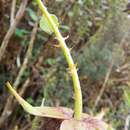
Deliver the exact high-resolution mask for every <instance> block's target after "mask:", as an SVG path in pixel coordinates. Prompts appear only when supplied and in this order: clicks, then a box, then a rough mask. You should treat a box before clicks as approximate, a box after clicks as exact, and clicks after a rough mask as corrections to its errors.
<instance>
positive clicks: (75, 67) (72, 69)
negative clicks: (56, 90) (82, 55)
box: [67, 63, 78, 74]
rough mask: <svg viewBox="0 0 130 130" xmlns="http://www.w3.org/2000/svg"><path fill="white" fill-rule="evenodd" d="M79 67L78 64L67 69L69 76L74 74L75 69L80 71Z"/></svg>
mask: <svg viewBox="0 0 130 130" xmlns="http://www.w3.org/2000/svg"><path fill="white" fill-rule="evenodd" d="M77 65H78V64H77V63H76V64H74V65H72V66H71V67H69V68H68V69H67V70H68V72H69V74H72V73H73V71H74V70H75V69H76V71H78V68H77Z"/></svg>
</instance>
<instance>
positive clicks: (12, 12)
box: [10, 0, 16, 26]
mask: <svg viewBox="0 0 130 130" xmlns="http://www.w3.org/2000/svg"><path fill="white" fill-rule="evenodd" d="M15 7H16V0H12V5H11V14H10V26H12V25H13V23H14V19H15Z"/></svg>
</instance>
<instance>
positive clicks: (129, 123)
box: [124, 114, 130, 130]
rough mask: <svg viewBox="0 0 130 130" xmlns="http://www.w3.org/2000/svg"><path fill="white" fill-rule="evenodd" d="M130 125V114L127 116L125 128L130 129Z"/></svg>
mask: <svg viewBox="0 0 130 130" xmlns="http://www.w3.org/2000/svg"><path fill="white" fill-rule="evenodd" d="M129 127H130V114H128V116H127V117H126V120H125V126H124V130H129Z"/></svg>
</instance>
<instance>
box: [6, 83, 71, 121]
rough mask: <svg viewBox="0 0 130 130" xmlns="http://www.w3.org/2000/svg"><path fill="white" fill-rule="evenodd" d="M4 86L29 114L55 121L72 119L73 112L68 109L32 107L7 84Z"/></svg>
mask: <svg viewBox="0 0 130 130" xmlns="http://www.w3.org/2000/svg"><path fill="white" fill-rule="evenodd" d="M6 86H7V87H8V89H9V90H10V92H11V93H12V94H13V95H14V96H15V98H16V99H17V101H18V102H19V103H20V104H21V106H22V107H23V109H24V110H25V111H26V112H28V113H29V114H32V115H35V116H39V117H50V118H57V119H70V118H72V115H73V111H72V110H71V109H69V108H65V107H47V106H41V107H33V106H32V105H30V104H29V103H28V102H26V101H25V100H24V99H23V98H22V97H20V96H19V94H18V93H17V92H16V91H15V90H14V89H13V88H12V86H11V85H10V83H9V82H7V84H6Z"/></svg>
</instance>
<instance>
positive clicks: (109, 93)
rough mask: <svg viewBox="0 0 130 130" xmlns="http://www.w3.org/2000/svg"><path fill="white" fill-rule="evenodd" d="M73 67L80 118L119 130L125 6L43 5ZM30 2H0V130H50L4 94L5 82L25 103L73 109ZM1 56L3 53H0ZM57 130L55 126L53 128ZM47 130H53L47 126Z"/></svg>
mask: <svg viewBox="0 0 130 130" xmlns="http://www.w3.org/2000/svg"><path fill="white" fill-rule="evenodd" d="M46 6H47V7H48V10H49V12H51V13H54V14H56V15H57V17H58V18H59V21H60V23H61V24H60V30H61V32H62V34H63V36H64V37H68V36H69V38H68V39H67V44H68V46H69V47H70V48H71V52H72V55H73V57H74V60H75V62H76V63H77V67H78V73H79V76H80V81H81V86H82V91H83V102H84V112H86V113H89V114H92V115H96V114H98V113H99V112H100V111H101V110H102V109H103V110H105V117H104V119H105V120H106V121H107V122H109V123H111V124H113V126H114V128H116V129H118V130H122V129H123V128H124V126H125V121H126V119H127V117H128V113H129V107H130V96H129V94H130V89H129V87H130V73H129V71H130V62H129V59H130V58H129V56H130V52H129V48H130V42H129V41H130V37H129V36H130V32H129V28H130V21H129V19H127V15H126V14H125V13H124V12H123V10H124V9H125V6H126V1H125V0H77V1H74V0H49V1H46ZM40 15H41V14H40V12H39V10H38V7H37V4H36V2H35V1H31V0H22V1H20V0H17V1H15V0H0V30H1V31H0V44H1V47H0V114H1V116H0V129H4V130H27V129H30V130H40V129H44V130H52V129H50V128H49V127H48V123H51V125H52V122H51V120H49V119H48V120H47V121H44V119H43V118H42V119H41V118H34V117H32V116H30V115H27V113H24V111H23V110H22V109H21V107H20V106H19V105H18V103H17V102H16V101H15V99H14V98H13V97H12V96H10V94H9V93H8V91H7V90H5V87H4V85H5V82H6V81H11V82H12V84H13V85H14V87H15V88H16V89H17V91H18V92H19V93H20V95H22V96H23V97H24V98H25V99H26V100H27V101H28V102H29V103H31V104H33V105H40V104H41V102H42V99H43V97H44V98H45V104H46V105H49V106H59V105H62V106H69V107H73V90H72V81H71V78H70V74H69V70H68V69H67V64H66V62H65V60H64V57H63V54H62V52H61V51H60V49H59V48H58V47H57V40H56V39H55V38H54V36H53V35H49V34H47V33H46V32H43V31H42V30H41V29H40V28H39V25H38V20H39V18H40ZM3 50H4V51H3ZM54 124H57V121H56V122H55V123H54ZM52 128H53V125H52Z"/></svg>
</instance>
